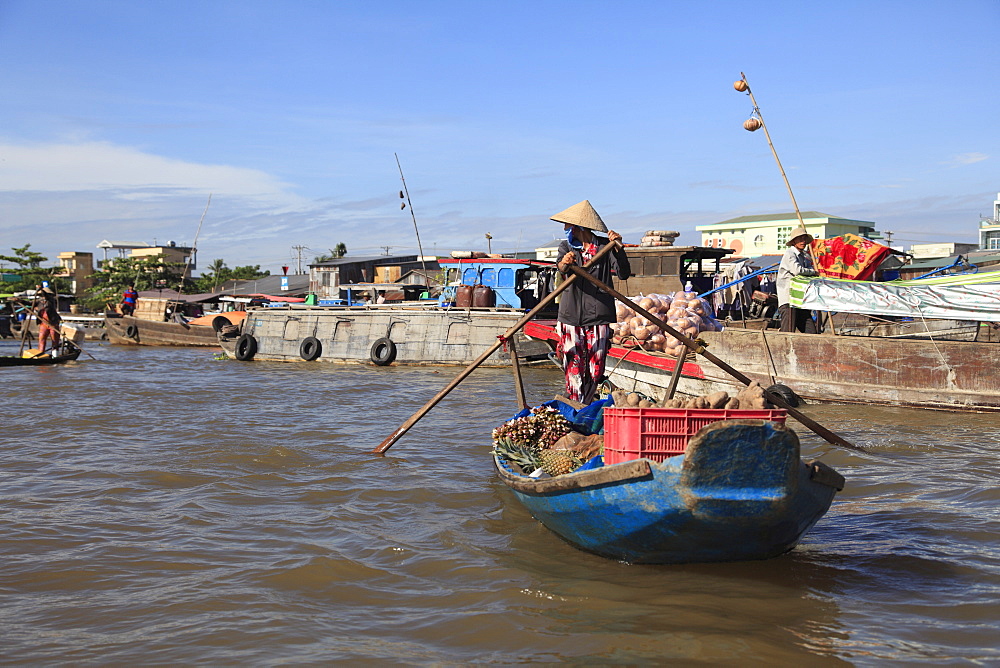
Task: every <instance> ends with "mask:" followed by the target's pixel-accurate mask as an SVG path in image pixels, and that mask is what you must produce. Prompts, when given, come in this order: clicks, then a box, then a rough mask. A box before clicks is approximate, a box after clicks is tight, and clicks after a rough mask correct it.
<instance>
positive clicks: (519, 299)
mask: <svg viewBox="0 0 1000 668" xmlns="http://www.w3.org/2000/svg"><path fill="white" fill-rule="evenodd" d="M438 262H439V264H440V265H441V269H442V270H443V271H444V272H445V286H446V287H445V288H444V291H443V292H442V294H441V301H442V302H447V303H451V304H454V305H455V306H458V307H469V306H506V307H509V308H518V309H530V308H533V307H535V306H536V305H537V304H538V302H539V301H541V300H542V299H543V298H544V297H545V295H547V294H548V293H549V292H551V291H552V290H553V288H554V287H555V274H556V269H555V266H556V265H555V263H554V262H547V261H542V260H529V259H521V258H461V259H459V258H451V259H446V258H441V259H439V260H438Z"/></svg>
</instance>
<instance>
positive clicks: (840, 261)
mask: <svg viewBox="0 0 1000 668" xmlns="http://www.w3.org/2000/svg"><path fill="white" fill-rule="evenodd" d="M810 250H811V251H812V256H813V263H814V265H815V267H816V271H818V272H819V275H820V276H822V277H823V278H846V279H848V280H852V281H868V280H871V278H872V276H873V275H874V274H875V270H876V269H878V266H879V265H880V264H882V260H884V259H885V258H886V256H887V255H889V253H890V250H889V248H888V246H883V245H882V244H877V243H875V242H874V241H871V240H870V239H865V238H864V237H859V236H858V235H856V234H844V235H841V236H839V237H833V238H832V239H816V240H814V241H813V242H812V244H811V245H810Z"/></svg>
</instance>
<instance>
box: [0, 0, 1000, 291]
mask: <svg viewBox="0 0 1000 668" xmlns="http://www.w3.org/2000/svg"><path fill="white" fill-rule="evenodd" d="M998 30H1000V2H997V1H996V0H957V1H952V2H947V3H946V2H939V1H934V2H921V1H919V0H918V1H908V2H894V1H885V2H879V1H877V0H874V1H872V0H869V1H867V2H853V1H851V0H847V1H844V2H837V3H807V2H767V1H762V2H752V3H748V2H711V1H709V2H666V1H663V2H630V1H628V0H625V1H620V2H586V1H576V2H544V1H537V0H536V1H534V2H519V1H513V2H502V3H501V2H475V1H472V0H467V1H465V2H448V1H434V0H423V1H419V2H418V1H413V2H379V1H377V0H369V1H368V2H319V1H313V2H296V1H289V0H285V1H283V2H280V3H279V2H256V1H253V0H241V1H239V2H226V1H215V2H213V1H211V0H202V1H199V2H186V1H182V0H178V1H171V2H164V1H156V0H150V1H146V2H134V1H125V2H118V1H110V0H109V1H88V0H79V1H76V2H62V1H54V0H53V1H47V0H0V82H2V83H0V85H2V92H3V95H2V100H3V101H2V103H0V252H8V251H7V249H8V248H10V247H13V246H21V245H23V244H25V243H31V244H32V247H33V249H35V250H38V251H40V252H42V253H44V254H46V255H48V256H49V257H50V258H51V259H52V260H54V258H55V255H56V254H57V253H58V252H60V251H64V250H80V251H93V252H94V253H95V256H96V257H98V258H100V257H101V254H100V251H98V250H97V249H96V248H95V247H96V245H97V244H98V243H99V242H100V241H101V240H102V239H112V240H128V241H143V242H148V243H152V242H154V241H156V242H160V243H162V242H165V241H167V240H175V241H177V242H178V243H181V244H190V243H192V242H193V241H194V239H195V235H196V233H197V230H198V224H199V220H200V219H201V217H202V214H203V212H205V207H206V203H207V202H208V197H209V195H210V194H211V196H212V199H211V205H210V206H209V207H208V210H207V212H205V217H204V224H203V226H202V228H201V232H200V235H199V236H198V239H197V246H198V249H199V261H200V264H201V265H202V266H205V265H207V263H208V262H209V261H211V260H212V259H214V258H224V259H225V260H226V261H227V263H228V264H229V265H230V266H236V265H243V264H260V265H261V266H262V267H263V268H266V269H270V270H271V271H272V272H279V271H280V267H281V265H287V264H289V263H290V262H291V264H292V266H293V267H294V265H295V259H294V258H295V253H296V252H295V251H294V250H293V247H295V246H305V247H307V248H308V249H309V250H306V251H304V253H303V257H304V259H306V260H311V259H312V257H314V256H315V255H318V254H320V253H323V252H325V251H326V250H327V249H329V248H331V247H333V246H334V245H336V244H337V243H339V242H343V243H345V244H346V245H347V247H348V249H349V252H350V254H352V255H360V254H377V253H381V252H383V250H382V247H384V246H389V247H391V251H392V252H393V253H397V252H399V253H403V252H415V251H416V239H415V236H414V230H413V223H412V220H411V218H410V213H409V210H407V211H401V210H400V208H399V203H400V200H399V194H398V193H399V190H400V186H401V184H400V179H399V172H398V169H397V166H396V161H395V158H394V153H395V154H398V155H399V159H400V162H401V163H402V167H403V172H404V175H405V176H406V182H407V185H408V187H409V191H410V195H411V197H412V200H413V206H414V211H415V214H416V218H417V223H418V225H419V230H420V238H421V241H422V245H423V249H424V252H425V253H428V254H429V253H434V252H436V253H439V254H445V253H447V252H448V251H451V250H457V249H471V250H486V247H487V243H486V239H485V236H484V235H485V234H486V233H490V234H491V235H492V236H493V241H492V249H493V250H494V251H495V252H496V251H504V252H507V251H514V250H528V249H531V248H534V247H535V246H538V245H541V244H543V243H545V242H547V241H549V240H551V239H553V238H554V237H556V236H558V235H559V234H560V233H561V227H560V226H559V225H557V224H556V223H553V222H550V221H549V220H548V217H549V216H550V215H552V214H554V213H556V212H557V211H561V210H562V209H564V208H566V207H568V206H570V205H572V204H575V203H576V202H578V201H580V200H583V199H589V200H590V201H591V203H592V204H593V205H594V206H595V208H596V209H597V211H598V212H599V213H600V214H601V216H602V217H603V218H604V220H605V221H606V222H607V223H608V224H609V226H610V227H612V228H613V229H616V230H618V231H620V232H621V233H622V234H624V235H625V240H626V241H627V242H628V241H632V242H637V241H638V240H639V236H641V234H642V232H643V231H644V230H647V229H673V230H677V231H679V232H681V237H680V239H679V243H682V244H695V243H699V241H700V236H699V235H698V234H697V233H696V232H695V231H694V226H695V225H702V224H708V223H714V222H719V221H721V220H725V219H727V218H731V217H735V216H742V215H756V214H766V213H773V212H786V211H791V202H790V200H789V198H788V194H787V191H786V189H785V186H784V183H783V181H782V180H781V175H780V172H779V171H778V168H777V166H776V164H775V162H774V159H773V157H772V156H771V153H770V150H769V148H768V146H767V142H766V139H765V137H764V134H763V132H756V133H752V134H751V133H749V132H746V131H745V130H744V129H743V128H742V123H743V121H744V120H746V118H748V117H749V114H750V112H751V109H752V106H751V103H750V100H749V98H748V97H747V96H746V95H741V94H739V93H737V92H736V91H735V90H733V87H732V83H733V81H735V80H736V79H738V78H739V76H740V72H741V71H742V72H745V73H746V75H747V78H748V80H749V82H750V85H751V87H752V89H753V91H754V95H755V96H756V98H757V102H758V104H759V105H760V108H761V111H762V113H763V116H764V120H765V121H766V122H767V125H768V128H769V130H770V132H771V136H772V139H773V140H774V144H775V148H776V149H777V151H778V155H779V156H780V158H781V161H782V163H783V165H784V167H785V170H786V172H787V174H788V178H789V180H790V182H791V185H792V188H793V190H794V192H795V196H796V199H797V200H798V204H799V207H800V209H802V210H803V211H806V210H817V211H822V212H826V213H830V214H833V215H838V216H844V217H849V218H858V219H861V220H869V221H874V222H875V223H876V225H877V228H878V229H879V230H880V231H886V230H890V231H892V232H893V239H894V242H895V243H896V244H897V245H901V246H905V247H909V245H910V244H912V243H926V242H933V241H961V242H975V241H977V232H976V230H977V225H978V221H979V217H980V215H986V214H989V213H990V212H991V209H992V202H993V200H994V198H995V197H996V196H997V193H998V192H1000V169H998V156H1000V132H998V119H1000V112H998V111H997V105H996V102H995V97H996V94H997V74H998V72H1000V67H998V65H1000V56H998V50H997V48H996V45H995V37H996V35H997V33H998Z"/></svg>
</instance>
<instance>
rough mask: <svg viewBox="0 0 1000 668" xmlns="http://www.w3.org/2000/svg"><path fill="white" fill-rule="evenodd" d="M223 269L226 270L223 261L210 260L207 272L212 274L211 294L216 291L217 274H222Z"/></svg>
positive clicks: (217, 285)
mask: <svg viewBox="0 0 1000 668" xmlns="http://www.w3.org/2000/svg"><path fill="white" fill-rule="evenodd" d="M225 268H226V261H225V260H223V259H222V258H221V257H220V258H216V259H215V260H212V262H211V264H209V265H208V270H209V271H210V272H212V278H213V279H214V280H213V283H212V292H215V291H216V290H217V289H218V287H219V274H220V273H222V270H223V269H225Z"/></svg>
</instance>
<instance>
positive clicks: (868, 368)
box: [524, 322, 1000, 411]
mask: <svg viewBox="0 0 1000 668" xmlns="http://www.w3.org/2000/svg"><path fill="white" fill-rule="evenodd" d="M524 331H525V334H527V335H529V336H532V337H533V338H537V339H543V340H548V341H549V342H550V343H552V342H554V341H555V339H556V337H555V330H554V328H553V327H552V323H545V322H533V323H528V325H526V326H525V328H524ZM698 338H699V339H701V340H702V341H704V342H705V344H706V347H707V348H708V350H710V351H711V352H712V353H713V354H714V355H715V356H717V357H718V358H719V359H721V360H722V361H724V362H726V363H728V364H730V365H731V366H733V367H736V368H738V369H739V370H740V371H742V372H743V373H744V374H746V375H747V376H749V377H750V378H751V379H752V380H755V381H758V382H759V383H760V384H761V385H763V386H764V387H768V386H770V385H773V384H775V383H782V384H784V385H787V386H788V387H790V388H791V389H793V390H794V391H795V393H796V394H798V395H799V397H801V398H802V399H805V400H806V401H810V402H825V403H841V404H853V403H858V404H871V405H879V406H910V407H914V408H931V409H944V410H955V411H1000V376H998V375H997V374H996V372H995V370H996V369H997V368H998V367H1000V345H997V344H996V343H985V342H976V341H946V340H937V339H934V340H926V339H919V338H913V339H911V338H884V337H877V336H837V335H834V334H833V333H832V332H827V333H824V334H800V333H786V332H779V331H777V330H773V329H768V330H755V329H743V328H738V327H729V328H726V329H725V330H724V331H722V332H702V333H700V334H699V335H698ZM675 365H676V359H675V358H673V357H670V356H668V355H665V354H663V353H659V352H647V351H644V350H642V349H641V348H628V347H623V346H618V345H614V346H612V347H611V349H610V350H609V351H608V357H607V366H606V370H605V374H606V375H607V377H608V379H609V380H610V381H611V382H612V383H613V384H614V385H615V386H617V387H620V388H622V389H624V390H627V391H634V392H640V393H642V394H646V395H648V396H650V397H652V398H654V399H656V400H660V399H662V398H663V397H664V396H665V394H666V388H667V387H668V386H669V385H670V380H671V375H672V374H673V371H674V367H675ZM742 387H743V386H742V384H740V383H739V382H738V381H737V380H735V379H734V378H733V377H732V376H730V375H728V374H727V373H726V372H724V371H723V370H722V369H720V368H718V367H716V366H715V365H714V364H712V363H711V362H708V361H707V360H704V359H702V358H695V359H692V358H690V357H689V358H688V360H687V361H685V363H684V366H683V368H682V369H681V377H680V379H679V382H678V385H677V392H679V393H681V394H685V395H690V396H700V395H705V394H710V393H712V392H716V391H718V390H726V391H727V392H730V394H735V392H736V391H738V390H739V389H741V388H742Z"/></svg>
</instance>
